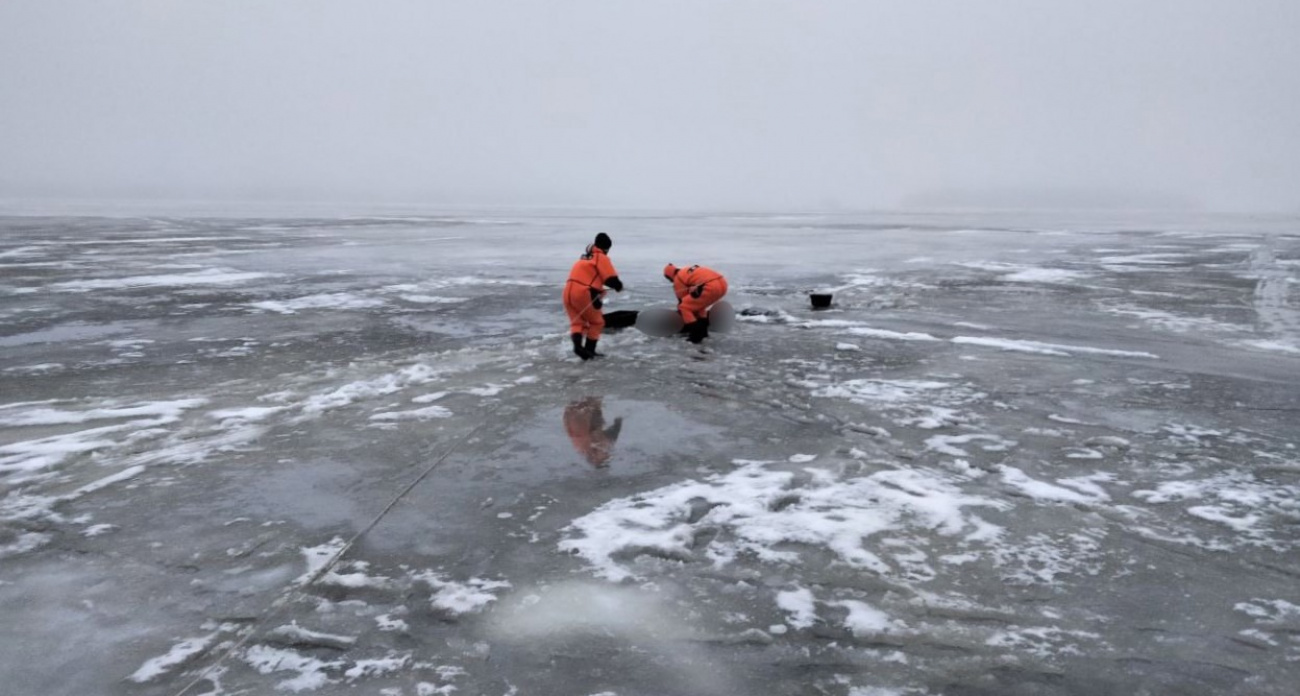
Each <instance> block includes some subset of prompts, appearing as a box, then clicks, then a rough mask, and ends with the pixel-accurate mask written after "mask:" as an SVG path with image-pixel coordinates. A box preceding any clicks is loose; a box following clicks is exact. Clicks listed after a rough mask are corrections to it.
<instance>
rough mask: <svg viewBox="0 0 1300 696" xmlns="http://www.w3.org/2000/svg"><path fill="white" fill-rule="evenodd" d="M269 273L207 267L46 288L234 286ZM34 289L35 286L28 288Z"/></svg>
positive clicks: (269, 274) (55, 289)
mask: <svg viewBox="0 0 1300 696" xmlns="http://www.w3.org/2000/svg"><path fill="white" fill-rule="evenodd" d="M273 275H275V274H272V273H241V272H238V271H230V270H221V269H216V268H209V269H205V270H202V271H195V272H194V273H176V274H171V275H148V276H131V277H128V278H99V279H94V280H71V281H66V282H62V283H54V284H52V285H50V286H48V288H47V289H48V290H53V291H55V292H77V293H80V292H90V291H92V290H130V289H134V288H161V287H183V286H187V285H235V284H237V283H245V282H248V281H250V280H258V279H260V278H269V277H272V276H273ZM31 291H32V292H35V289H32V290H31Z"/></svg>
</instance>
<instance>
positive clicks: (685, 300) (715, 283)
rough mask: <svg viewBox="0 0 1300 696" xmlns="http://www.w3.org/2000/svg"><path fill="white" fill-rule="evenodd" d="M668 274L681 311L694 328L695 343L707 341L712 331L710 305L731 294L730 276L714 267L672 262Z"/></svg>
mask: <svg viewBox="0 0 1300 696" xmlns="http://www.w3.org/2000/svg"><path fill="white" fill-rule="evenodd" d="M664 278H667V279H668V281H669V282H671V283H672V284H673V293H674V294H675V295H677V313H678V314H681V315H682V321H683V322H684V323H685V324H686V328H687V330H689V331H690V341H691V343H699V342H700V341H703V340H704V339H705V338H707V337H708V335H709V324H708V321H707V320H708V316H709V308H710V307H712V306H713V305H714V304H716V303H717V302H718V300H721V299H722V296H723V295H726V294H727V279H726V278H724V277H722V274H721V273H718V272H717V271H715V270H713V269H712V268H706V267H704V266H698V265H697V266H690V267H688V268H678V267H676V266H674V265H672V264H671V263H670V264H668V265H667V266H664Z"/></svg>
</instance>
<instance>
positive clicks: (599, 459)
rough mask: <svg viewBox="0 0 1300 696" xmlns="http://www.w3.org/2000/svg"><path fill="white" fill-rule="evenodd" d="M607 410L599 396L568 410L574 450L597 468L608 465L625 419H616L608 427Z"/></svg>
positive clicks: (566, 422) (567, 426) (566, 425)
mask: <svg viewBox="0 0 1300 696" xmlns="http://www.w3.org/2000/svg"><path fill="white" fill-rule="evenodd" d="M603 408H604V405H603V404H602V403H601V401H600V397H599V396H589V397H587V398H585V399H580V400H578V401H574V402H571V403H570V404H569V405H568V406H565V407H564V430H565V431H566V432H568V433H569V439H570V440H572V441H573V448H574V449H576V450H578V454H581V455H582V456H584V457H586V458H587V462H588V463H590V464H591V465H592V466H594V467H596V468H597V469H600V468H604V467H605V466H606V464H605V463H606V462H608V461H609V455H610V452H611V451H612V450H613V449H614V443H615V442H617V441H618V433H619V431H621V430H622V429H623V419H622V418H615V419H614V424H613V425H611V426H609V427H608V428H606V427H605V413H604V410H603Z"/></svg>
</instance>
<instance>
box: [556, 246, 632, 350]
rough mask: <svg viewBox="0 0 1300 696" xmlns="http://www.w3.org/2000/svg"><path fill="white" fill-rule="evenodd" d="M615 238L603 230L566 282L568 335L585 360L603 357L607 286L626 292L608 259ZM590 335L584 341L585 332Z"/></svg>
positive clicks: (574, 265) (574, 347)
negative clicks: (599, 345)
mask: <svg viewBox="0 0 1300 696" xmlns="http://www.w3.org/2000/svg"><path fill="white" fill-rule="evenodd" d="M612 246H614V241H613V240H611V239H610V238H609V235H607V234H605V233H604V232H601V233H600V234H597V235H596V241H594V242H592V243H591V244H589V245H588V246H587V250H586V251H585V252H583V254H582V256H581V257H580V258H579V259H578V261H577V262H576V263H574V264H573V269H572V270H570V271H569V280H568V282H566V283H565V284H564V311H565V312H568V314H569V338H571V339H573V353H574V354H575V355H577V356H578V357H579V358H582V359H583V360H590V359H592V358H597V357H601V354H600V353H597V352H596V344H597V343H598V342H599V341H600V331H601V329H603V328H605V315H604V314H602V313H601V311H600V307H601V301H600V298H601V297H602V296H604V294H605V286H606V285H608V286H609V287H611V288H613V289H614V292H623V281H621V280H619V279H618V271H615V270H614V264H613V263H611V262H610V260H609V249H610V247H612ZM584 335H585V336H586V337H587V342H586V344H585V345H584V344H583V342H582V338H583V336H584Z"/></svg>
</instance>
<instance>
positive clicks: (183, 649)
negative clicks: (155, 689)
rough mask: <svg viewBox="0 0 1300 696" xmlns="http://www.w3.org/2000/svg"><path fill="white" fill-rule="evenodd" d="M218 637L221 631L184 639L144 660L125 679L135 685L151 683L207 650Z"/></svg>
mask: <svg viewBox="0 0 1300 696" xmlns="http://www.w3.org/2000/svg"><path fill="white" fill-rule="evenodd" d="M220 635H221V631H214V632H212V633H209V634H208V635H206V636H199V637H196V638H186V639H185V640H182V641H181V642H179V643H177V644H176V645H173V646H172V648H171V650H168V651H167V652H166V653H164V654H162V655H159V656H158V657H151V658H149V659H148V660H145V662H144V664H142V665H140V668H139V669H137V670H136V671H135V672H134V673H132V674H131V676H129V677H127V679H130V680H131V681H133V682H135V683H137V684H143V683H145V682H147V681H152V680H154V679H156V678H158V677H159V676H162V675H163V674H166V673H167V672H169V671H171V670H172V668H174V667H176V666H178V665H181V664H184V663H185V662H187V661H189V660H190V659H191V658H193V657H194V656H195V655H198V654H200V653H202V652H203V651H204V650H207V649H208V647H209V646H211V645H212V644H213V643H214V642H216V640H217V637H218V636H220Z"/></svg>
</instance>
